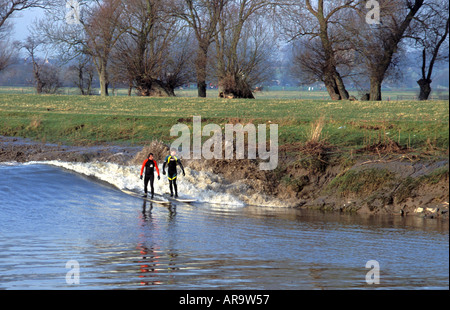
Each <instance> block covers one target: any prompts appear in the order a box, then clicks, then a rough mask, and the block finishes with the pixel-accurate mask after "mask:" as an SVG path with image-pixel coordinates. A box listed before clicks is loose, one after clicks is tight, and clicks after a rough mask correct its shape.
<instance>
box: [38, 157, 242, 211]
mask: <svg viewBox="0 0 450 310" xmlns="http://www.w3.org/2000/svg"><path fill="white" fill-rule="evenodd" d="M34 163H35V164H36V163H37V162H34ZM40 163H41V164H49V165H53V166H57V167H61V168H64V169H67V170H70V171H74V172H76V173H79V174H83V175H86V176H92V177H95V178H97V179H99V180H102V181H104V182H107V183H109V184H112V185H114V186H115V187H117V188H119V189H121V190H124V189H128V190H132V191H137V192H141V191H142V192H143V187H144V184H143V181H142V180H140V178H139V173H140V170H141V167H140V166H122V165H118V164H114V163H105V162H90V163H74V162H60V161H48V162H40ZM30 164H32V163H30ZM161 166H162V165H161ZM185 171H186V176H185V177H183V176H179V179H178V182H177V184H178V193H179V194H180V196H181V197H182V196H189V197H192V198H195V199H197V201H199V202H205V203H214V204H223V205H229V206H238V207H241V206H244V205H245V203H244V202H243V201H242V200H240V199H239V198H237V197H236V195H233V194H231V193H229V189H230V187H234V186H233V185H224V184H222V182H221V179H220V178H219V177H218V176H215V175H211V174H209V173H207V172H197V171H195V170H192V169H190V168H185ZM154 188H155V193H156V194H162V193H166V192H168V191H169V181H168V180H167V177H166V176H163V175H162V171H161V180H160V181H158V180H157V179H155V182H154Z"/></svg>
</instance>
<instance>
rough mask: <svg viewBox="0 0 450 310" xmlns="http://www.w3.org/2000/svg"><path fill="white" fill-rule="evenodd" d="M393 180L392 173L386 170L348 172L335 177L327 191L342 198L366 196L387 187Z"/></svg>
mask: <svg viewBox="0 0 450 310" xmlns="http://www.w3.org/2000/svg"><path fill="white" fill-rule="evenodd" d="M394 178H395V177H394V175H393V174H392V172H390V171H389V170H387V169H375V168H374V169H366V170H361V171H354V170H349V171H347V172H346V173H344V174H343V175H341V176H338V177H336V178H335V179H334V180H333V181H332V182H331V183H330V184H329V185H328V190H336V191H337V192H338V193H340V194H341V195H342V196H348V195H350V194H355V195H361V194H366V195H367V194H371V193H374V192H376V191H377V190H379V189H382V188H383V187H385V186H388V185H389V184H390V182H392V181H393V180H394Z"/></svg>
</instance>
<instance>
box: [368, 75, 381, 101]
mask: <svg viewBox="0 0 450 310" xmlns="http://www.w3.org/2000/svg"><path fill="white" fill-rule="evenodd" d="M382 83H383V78H378V77H372V78H371V79H370V101H381V100H382V97H381V84H382Z"/></svg>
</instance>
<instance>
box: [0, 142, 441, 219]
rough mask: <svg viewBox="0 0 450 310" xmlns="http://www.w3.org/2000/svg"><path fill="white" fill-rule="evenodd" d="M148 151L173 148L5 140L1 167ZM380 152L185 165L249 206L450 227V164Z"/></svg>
mask: <svg viewBox="0 0 450 310" xmlns="http://www.w3.org/2000/svg"><path fill="white" fill-rule="evenodd" d="M391 147H392V146H391ZM150 151H151V152H153V153H154V154H155V157H156V158H164V156H165V154H167V152H168V146H167V145H165V144H163V143H160V142H152V144H151V145H147V146H145V147H142V146H117V145H107V144H104V145H96V146H65V145H58V144H47V143H42V142H35V141H32V140H28V139H21V138H13V137H0V162H13V161H14V162H21V163H23V162H30V161H52V160H57V161H67V162H94V161H99V162H110V163H117V164H119V165H140V164H141V163H142V161H143V160H144V159H145V157H146V155H147V154H148V153H149V152H150ZM382 151H383V149H382V148H381V146H380V148H379V149H378V151H377V152H375V153H372V154H371V153H370V152H366V153H365V154H363V155H358V154H354V155H353V154H350V155H349V156H346V157H343V156H339V157H333V156H331V155H329V154H330V153H332V152H331V150H330V149H327V146H326V145H324V144H317V145H304V144H302V145H291V146H290V148H289V149H287V148H286V147H284V148H282V149H281V150H280V160H279V161H280V164H279V166H278V168H277V169H275V170H273V171H261V170H259V168H258V167H259V163H258V162H257V161H254V160H187V161H185V166H186V167H189V168H190V169H193V170H195V171H202V172H205V173H210V174H211V175H217V176H219V177H220V182H222V183H224V184H226V185H228V188H231V190H230V191H231V193H232V194H234V195H235V196H236V197H238V198H240V199H241V200H243V201H244V202H246V203H251V204H261V205H267V204H270V205H274V206H283V207H293V208H309V209H318V210H324V211H335V212H345V213H359V214H390V215H399V216H402V215H403V216H404V215H417V216H425V217H429V218H445V219H448V216H449V210H448V209H449V205H448V202H449V164H448V156H447V157H445V156H443V157H433V158H428V159H427V158H424V157H417V156H414V155H411V154H408V153H403V154H402V153H401V152H390V153H389V154H387V153H384V154H383V153H382ZM390 151H392V150H390ZM327 152H328V153H327ZM233 189H234V192H233Z"/></svg>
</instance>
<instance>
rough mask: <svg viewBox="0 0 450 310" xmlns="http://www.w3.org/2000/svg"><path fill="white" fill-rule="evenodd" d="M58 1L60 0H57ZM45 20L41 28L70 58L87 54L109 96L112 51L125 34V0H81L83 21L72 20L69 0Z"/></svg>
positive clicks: (102, 87) (65, 56)
mask: <svg viewBox="0 0 450 310" xmlns="http://www.w3.org/2000/svg"><path fill="white" fill-rule="evenodd" d="M55 1H56V0H55ZM59 2H60V3H59V5H58V6H55V7H53V8H52V11H51V13H49V14H47V16H46V18H45V19H44V20H41V22H40V26H39V29H40V31H41V32H42V33H43V35H44V36H45V37H46V38H48V39H49V40H50V42H52V44H53V46H54V48H55V49H59V51H60V53H61V54H64V58H65V59H66V61H69V60H70V59H75V58H76V57H79V56H80V55H81V54H87V55H89V56H90V57H91V58H92V62H93V63H94V65H95V68H96V70H97V73H98V76H99V81H100V93H101V95H102V96H108V95H109V91H108V89H109V73H108V70H109V68H108V64H109V61H110V56H111V52H112V50H113V48H114V46H115V44H116V43H117V41H118V40H119V38H120V36H121V35H122V33H123V32H121V31H122V27H121V24H120V23H121V14H122V12H123V2H124V1H122V0H102V1H97V0H86V1H81V0H80V1H79V8H80V14H79V17H80V20H79V23H73V24H72V23H68V22H67V16H66V9H65V0H59Z"/></svg>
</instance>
